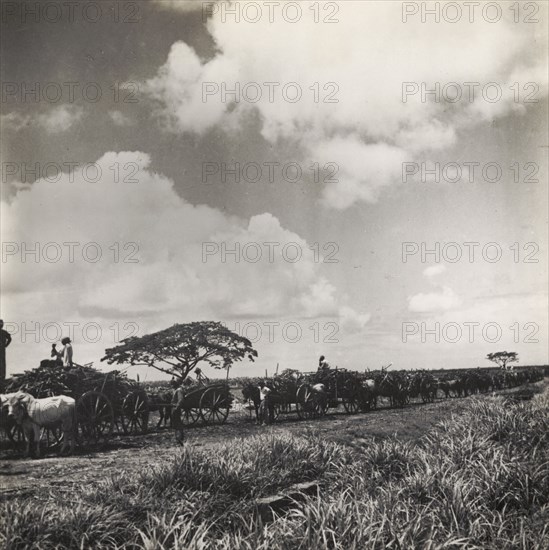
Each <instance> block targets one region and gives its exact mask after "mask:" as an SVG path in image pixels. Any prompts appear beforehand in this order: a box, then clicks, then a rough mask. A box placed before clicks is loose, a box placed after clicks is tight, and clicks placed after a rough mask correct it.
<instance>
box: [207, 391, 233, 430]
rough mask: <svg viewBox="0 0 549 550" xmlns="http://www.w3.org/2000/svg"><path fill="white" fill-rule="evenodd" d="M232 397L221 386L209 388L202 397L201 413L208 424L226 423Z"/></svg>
mask: <svg viewBox="0 0 549 550" xmlns="http://www.w3.org/2000/svg"><path fill="white" fill-rule="evenodd" d="M229 408H230V399H229V396H228V395H227V392H226V391H225V390H223V389H219V388H208V389H207V390H206V391H205V392H204V393H203V394H202V396H201V397H200V415H201V416H202V420H203V421H204V422H205V423H206V424H214V423H215V424H224V423H225V421H226V420H227V417H228V416H229Z"/></svg>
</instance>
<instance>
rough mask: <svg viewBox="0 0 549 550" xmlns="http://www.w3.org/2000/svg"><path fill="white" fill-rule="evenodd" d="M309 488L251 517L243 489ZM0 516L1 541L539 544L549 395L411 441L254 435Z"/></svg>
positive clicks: (248, 492) (545, 509)
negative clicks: (265, 517)
mask: <svg viewBox="0 0 549 550" xmlns="http://www.w3.org/2000/svg"><path fill="white" fill-rule="evenodd" d="M309 479H319V480H321V485H322V491H321V495H322V496H321V498H310V499H308V500H307V501H306V502H305V503H304V504H300V505H296V507H295V508H294V509H293V510H292V511H290V512H289V513H288V514H287V515H286V516H284V517H280V518H278V519H277V520H276V521H274V522H272V523H270V524H268V525H263V524H262V523H261V521H260V520H259V519H257V518H255V517H254V514H253V501H254V499H255V498H257V497H260V496H264V495H268V494H272V493H274V492H276V491H278V490H279V489H281V488H284V487H288V486H289V485H291V484H293V483H295V482H299V481H304V480H309ZM40 498H41V500H40V501H37V500H36V499H29V498H27V499H23V498H22V499H19V500H16V501H14V502H11V503H8V504H6V505H4V507H3V509H2V510H1V512H0V544H1V545H2V547H4V548H8V549H12V548H13V549H15V548H45V549H46V548H141V549H150V550H152V549H168V548H180V549H203V548H216V549H217V548H220V549H224V548H225V549H249V550H253V549H254V550H255V549H264V550H267V549H290V548H314V549H321V548H330V549H331V548H334V549H342V550H343V549H345V550H348V549H354V548H356V549H363V548H376V549H377V548H379V549H380V550H381V549H385V548H403V549H404V548H405V549H413V548H418V549H419V548H422V549H423V548H425V549H435V548H478V549H488V548H494V549H495V548H497V549H498V550H502V549H509V550H510V549H516V548H521V549H524V550H526V549H534V550H535V549H539V550H541V549H546V548H548V547H549V527H548V526H549V392H548V391H547V390H546V391H545V392H544V393H543V394H541V395H537V396H535V397H534V398H533V399H532V400H531V401H529V402H526V403H512V402H509V401H505V400H504V399H503V398H479V399H473V400H472V401H471V404H470V406H469V407H467V408H466V410H465V412H464V413H463V414H462V415H460V416H459V417H456V418H452V419H449V420H446V421H444V422H442V423H441V424H439V425H438V426H437V427H436V428H435V429H433V430H431V431H430V432H429V433H428V434H427V435H426V436H424V437H423V438H421V439H420V440H419V442H416V443H414V442H403V441H400V440H398V439H395V438H387V439H383V440H378V441H376V440H374V439H373V438H372V439H371V440H368V441H363V442H362V445H361V446H360V447H357V446H356V445H354V446H353V447H352V448H351V447H347V446H345V445H339V444H336V443H329V442H326V441H325V440H323V439H320V438H319V437H318V436H315V435H314V434H309V435H305V436H300V437H296V436H292V435H290V434H284V435H276V436H275V435H261V436H257V437H253V438H248V439H244V440H237V441H235V442H233V443H231V444H227V445H224V446H220V447H219V449H216V451H215V453H214V452H211V451H210V452H205V451H199V450H195V449H184V450H183V451H182V452H181V453H180V454H178V455H177V456H176V457H174V458H173V460H172V461H171V462H170V463H168V464H165V465H162V466H157V467H154V466H151V468H150V469H149V470H147V471H144V472H138V473H135V472H128V473H127V474H125V475H122V476H118V477H117V478H115V479H109V480H106V481H104V482H102V483H101V484H98V485H95V486H92V487H82V488H81V489H80V490H78V491H77V492H74V493H73V494H71V496H70V499H67V494H66V493H61V492H54V493H52V494H50V495H41V496H40Z"/></svg>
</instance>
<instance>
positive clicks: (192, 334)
mask: <svg viewBox="0 0 549 550" xmlns="http://www.w3.org/2000/svg"><path fill="white" fill-rule="evenodd" d="M255 357H257V351H256V350H254V349H253V346H252V344H251V342H250V341H249V340H248V339H247V338H244V337H242V336H240V335H238V334H236V333H235V332H232V331H231V330H229V329H228V328H227V327H226V326H224V325H223V324H221V323H219V322H215V321H200V322H194V323H187V324H175V325H173V326H171V327H170V328H167V329H164V330H160V331H158V332H153V333H152V334H146V335H145V336H132V337H131V338H127V339H125V340H122V343H121V344H120V345H118V346H116V347H114V348H109V349H106V350H105V357H103V358H102V359H101V361H107V363H109V365H111V364H113V363H116V364H122V363H124V364H130V365H145V366H147V367H152V368H154V369H157V370H159V371H161V372H164V373H166V374H170V375H172V376H175V377H176V378H177V379H179V380H180V381H183V380H185V378H186V377H187V376H188V375H189V373H190V372H191V371H193V369H195V368H196V366H197V365H198V364H199V363H200V362H204V363H206V364H208V365H210V366H211V367H213V368H216V369H226V368H229V367H230V366H231V365H232V364H233V363H234V362H237V361H241V360H242V359H246V358H247V359H249V360H250V361H254V358H255Z"/></svg>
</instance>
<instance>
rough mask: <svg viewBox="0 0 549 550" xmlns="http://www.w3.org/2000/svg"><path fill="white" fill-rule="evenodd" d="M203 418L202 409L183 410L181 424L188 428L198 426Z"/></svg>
mask: <svg viewBox="0 0 549 550" xmlns="http://www.w3.org/2000/svg"><path fill="white" fill-rule="evenodd" d="M201 418H202V416H201V414H200V409H194V408H190V409H183V410H182V411H181V422H182V423H183V424H184V425H186V426H192V425H194V424H196V423H197V422H198V421H199V420H200V419H201Z"/></svg>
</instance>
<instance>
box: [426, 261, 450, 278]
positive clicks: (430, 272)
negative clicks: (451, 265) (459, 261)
mask: <svg viewBox="0 0 549 550" xmlns="http://www.w3.org/2000/svg"><path fill="white" fill-rule="evenodd" d="M445 271H446V267H445V266H444V265H442V264H438V265H432V266H429V267H427V268H425V269H424V270H423V275H425V277H427V278H428V279H432V278H433V277H436V276H437V275H440V274H441V273H444V272H445Z"/></svg>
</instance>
